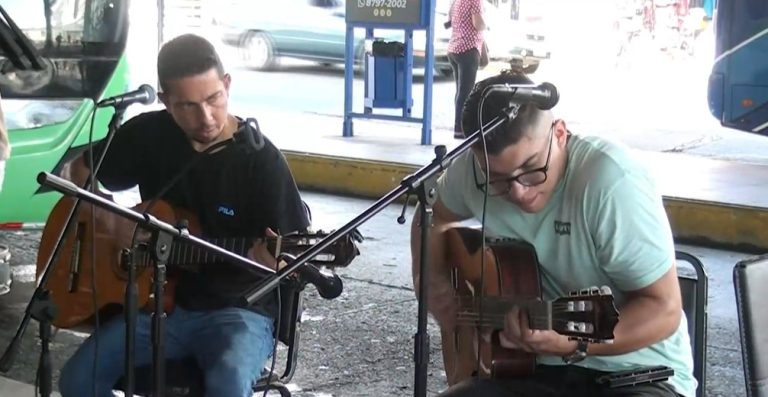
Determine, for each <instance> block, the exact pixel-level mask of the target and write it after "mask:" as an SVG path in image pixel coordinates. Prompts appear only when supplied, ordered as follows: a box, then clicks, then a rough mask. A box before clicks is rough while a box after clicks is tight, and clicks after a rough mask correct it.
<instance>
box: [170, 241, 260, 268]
mask: <svg viewBox="0 0 768 397" xmlns="http://www.w3.org/2000/svg"><path fill="white" fill-rule="evenodd" d="M206 241H207V242H209V243H211V244H213V245H215V246H217V247H220V248H223V249H225V250H227V251H229V252H232V253H235V254H237V255H241V256H243V255H245V254H246V253H248V250H249V249H250V248H251V247H252V246H253V244H254V242H256V241H259V240H258V239H253V238H245V237H233V238H213V239H206ZM222 259H223V257H222V256H221V255H220V254H217V253H215V252H212V251H210V250H208V249H205V248H203V247H200V246H196V245H193V244H191V243H187V242H184V241H176V242H174V244H173V248H171V254H170V255H169V257H168V264H169V265H209V264H212V263H216V262H221V261H222Z"/></svg>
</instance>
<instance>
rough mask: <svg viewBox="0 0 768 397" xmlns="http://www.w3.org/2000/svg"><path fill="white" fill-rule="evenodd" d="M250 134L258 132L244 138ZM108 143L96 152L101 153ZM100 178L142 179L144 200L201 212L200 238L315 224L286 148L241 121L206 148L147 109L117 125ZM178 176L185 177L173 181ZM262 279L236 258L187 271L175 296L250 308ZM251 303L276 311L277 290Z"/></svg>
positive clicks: (113, 182) (123, 183) (188, 304)
mask: <svg viewBox="0 0 768 397" xmlns="http://www.w3.org/2000/svg"><path fill="white" fill-rule="evenodd" d="M244 134H251V135H252V136H253V138H254V139H253V140H249V139H244V138H246V137H245V135H244ZM249 142H257V143H263V145H253V144H251V143H249ZM104 143H105V141H101V142H99V144H98V145H97V146H96V149H95V150H94V152H95V153H100V152H101V151H102V150H103V146H104ZM190 164H192V165H191V166H190ZM180 173H183V174H182V176H181V177H178V176H177V175H179V174H180ZM97 178H98V180H99V181H100V182H101V183H102V184H103V185H104V186H105V187H106V188H107V189H110V190H112V191H118V190H125V189H129V188H131V187H133V186H136V185H138V186H139V190H140V192H141V198H142V201H144V202H146V201H149V200H152V199H156V198H159V199H162V200H164V201H166V202H168V203H170V204H171V205H173V206H174V207H178V208H183V209H186V210H188V211H190V212H191V213H192V214H195V215H197V217H198V219H199V221H200V224H201V227H202V233H203V235H202V236H198V237H201V238H228V237H229V238H231V237H263V236H264V231H265V229H266V228H267V227H270V228H272V230H274V231H276V232H278V233H279V234H288V233H290V232H294V231H303V230H306V229H307V227H308V226H309V220H308V217H307V212H306V209H305V207H304V203H303V201H302V200H301V196H300V195H299V191H298V188H297V187H296V183H295V182H294V180H293V176H292V175H291V172H290V170H289V168H288V164H287V163H286V160H285V158H284V157H283V155H282V153H281V152H280V151H279V150H278V149H277V148H276V147H275V146H274V145H273V144H272V142H270V141H269V140H268V139H267V138H266V137H263V136H261V134H260V132H258V130H257V129H255V128H248V127H247V125H246V123H245V122H244V121H242V120H241V122H240V128H239V129H238V131H237V132H236V133H235V138H234V139H233V140H232V141H231V143H229V144H228V145H226V146H225V147H224V148H223V149H221V150H215V151H212V152H211V153H205V154H201V153H198V152H197V151H195V150H194V149H193V148H192V146H191V145H190V143H189V141H188V140H187V137H186V135H185V134H184V131H183V130H182V129H181V128H179V126H178V125H177V124H176V123H175V122H174V121H173V118H172V117H171V115H170V114H169V113H168V112H167V111H165V110H163V111H156V112H149V113H143V114H141V115H138V116H136V117H134V118H133V119H131V120H129V121H128V122H126V123H125V124H124V125H123V126H122V127H120V128H119V129H118V131H117V133H116V134H115V136H114V138H113V141H112V143H111V145H110V147H109V149H108V151H107V155H106V157H105V158H104V161H103V163H102V166H101V168H100V169H99V171H98V174H97ZM174 178H178V180H177V181H176V182H174V183H173V184H172V185H171V186H170V188H168V185H169V184H170V182H171V181H172V180H173V179H174ZM166 189H167V190H166ZM163 190H166V191H165V193H164V194H162V196H160V197H158V194H159V193H161V192H162V191H163ZM259 280H261V277H260V276H258V275H257V274H256V273H254V272H251V271H249V270H246V269H243V268H242V267H240V266H239V265H237V264H231V263H218V264H211V265H206V266H202V267H201V268H200V270H199V271H197V272H188V271H183V272H180V274H179V277H178V283H177V287H176V302H177V304H179V305H181V306H182V307H183V308H185V309H188V310H211V309H217V308H222V307H229V306H236V307H247V303H246V301H245V297H244V296H243V295H244V294H245V293H246V292H247V291H248V290H250V289H251V288H253V287H254V286H256V285H258V283H259ZM250 309H252V310H254V311H257V312H260V313H263V314H267V315H270V316H273V317H274V316H275V314H276V309H277V308H276V305H275V301H274V293H273V294H269V295H268V296H267V297H265V298H263V299H262V300H261V301H260V302H257V303H256V304H255V305H254V306H253V307H251V308H250Z"/></svg>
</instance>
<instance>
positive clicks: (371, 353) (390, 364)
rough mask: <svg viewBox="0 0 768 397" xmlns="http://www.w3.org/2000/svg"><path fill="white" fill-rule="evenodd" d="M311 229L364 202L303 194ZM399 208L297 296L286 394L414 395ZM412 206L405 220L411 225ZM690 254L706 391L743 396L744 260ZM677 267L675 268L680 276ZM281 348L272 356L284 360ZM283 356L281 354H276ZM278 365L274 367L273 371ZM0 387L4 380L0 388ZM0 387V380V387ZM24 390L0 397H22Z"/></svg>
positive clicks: (22, 363) (434, 338)
mask: <svg viewBox="0 0 768 397" xmlns="http://www.w3.org/2000/svg"><path fill="white" fill-rule="evenodd" d="M305 199H306V200H307V202H308V203H309V204H310V206H311V207H312V210H313V221H314V226H315V227H316V228H321V229H324V230H331V229H334V228H338V227H340V226H342V225H344V224H345V223H347V222H348V221H349V220H350V219H352V218H353V217H354V216H356V215H357V214H359V213H361V212H362V211H363V210H365V209H366V208H368V207H369V206H370V205H371V204H372V201H370V200H366V199H355V198H345V197H340V196H331V195H324V194H316V193H305ZM401 209H402V207H401V206H400V205H392V206H389V207H387V208H385V209H384V211H382V212H381V213H380V214H379V215H376V216H374V217H373V218H371V219H370V220H369V221H368V222H367V223H365V224H364V225H363V226H361V228H360V231H361V232H362V233H363V235H365V236H366V240H365V242H363V243H362V244H361V245H360V249H361V255H360V256H359V257H358V258H357V259H356V260H355V261H354V262H353V263H352V265H351V266H350V267H348V268H345V269H340V270H339V272H338V273H339V274H340V275H341V277H342V279H343V281H344V293H343V294H342V295H341V296H340V297H339V298H337V299H334V300H330V301H329V300H324V299H322V298H320V297H319V296H318V295H317V294H316V292H315V290H314V287H312V286H309V287H308V288H307V290H306V310H305V312H304V317H303V322H302V325H301V342H300V343H301V344H300V350H299V363H298V366H297V371H296V374H295V376H294V379H293V381H292V382H291V388H292V390H294V396H295V397H331V396H377V397H384V396H408V395H412V394H413V389H412V387H413V386H412V385H413V378H414V372H413V368H414V366H413V336H414V333H415V331H416V313H417V312H416V309H417V304H416V299H415V295H414V292H413V289H412V281H411V276H410V253H409V250H408V238H409V237H408V232H407V230H408V226H407V225H399V224H398V223H397V222H396V219H397V217H398V216H399V215H400V211H401ZM412 214H413V208H412V207H409V208H408V211H407V213H406V217H407V218H409V219H410V216H411V215H412ZM38 241H39V232H36V231H29V232H14V233H10V232H5V233H0V243H5V244H10V245H11V246H12V247H13V249H14V257H13V259H12V268H13V274H14V289H13V290H12V292H11V294H9V295H4V296H0V348H1V349H5V347H6V346H7V343H8V342H9V341H10V339H11V337H12V335H13V333H14V332H15V330H16V327H17V325H18V322H19V321H20V319H21V317H22V315H23V310H24V307H25V305H26V303H27V301H28V300H29V298H30V296H31V293H32V290H33V288H34V263H35V257H36V246H37V243H38ZM677 248H678V249H681V250H685V251H687V252H690V253H692V254H694V255H696V256H697V257H699V258H700V259H701V260H702V261H703V262H704V265H705V267H706V269H707V272H708V275H709V286H710V289H709V340H708V343H707V346H708V364H707V371H708V380H707V395H708V396H710V397H712V396H722V397H740V396H744V395H745V392H744V380H743V374H742V372H741V355H740V351H741V349H740V342H739V337H738V334H739V329H738V322H737V317H736V310H735V298H734V293H733V287H732V284H731V270H732V268H733V265H734V264H735V263H736V262H738V261H740V260H742V259H744V258H745V257H747V255H745V254H741V253H736V252H727V251H719V250H712V249H706V248H699V247H692V246H683V245H678V247H677ZM684 271H685V270H681V272H684ZM428 330H429V335H430V337H431V343H430V365H429V377H428V385H429V394H428V395H429V396H434V395H435V394H436V393H437V392H438V391H439V390H441V389H442V388H443V387H444V386H445V377H444V374H443V371H442V369H441V368H442V364H441V360H442V358H441V354H440V351H441V350H440V344H441V341H440V335H439V332H438V328H437V326H436V325H435V323H434V322H432V321H430V322H429V328H428ZM36 334H37V327H36V323H35V322H34V321H33V322H32V323H30V327H29V329H28V331H27V333H26V335H25V338H24V339H23V342H22V350H21V351H22V353H21V354H20V356H19V357H18V358H17V360H16V362H15V363H14V365H13V367H12V368H11V371H10V372H9V373H7V374H3V376H7V377H9V378H11V379H14V380H16V381H19V382H23V383H27V384H32V383H33V382H34V373H35V369H36V367H37V359H38V354H39V351H40V350H39V344H38V342H37V339H36ZM84 336H85V335H83V334H79V333H73V332H70V331H67V330H62V331H60V332H59V333H58V334H56V336H55V339H54V341H53V343H52V345H51V352H52V362H53V368H54V376H55V379H57V377H58V369H59V368H60V367H61V366H62V365H63V363H64V360H66V358H67V357H69V355H71V354H72V352H73V351H74V349H75V348H76V347H77V345H78V344H79V343H80V341H81V340H82V339H83V338H84ZM284 352H285V350H280V354H284ZM280 357H282V356H280ZM279 363H280V361H278V365H279ZM6 384H7V383H6ZM3 386H4V382H3V381H2V380H0V390H3V389H2V387H3ZM30 394H31V387H30V388H27V389H26V391H25V392H24V393H23V394H5V393H0V395H2V396H3V397H23V396H27V395H30Z"/></svg>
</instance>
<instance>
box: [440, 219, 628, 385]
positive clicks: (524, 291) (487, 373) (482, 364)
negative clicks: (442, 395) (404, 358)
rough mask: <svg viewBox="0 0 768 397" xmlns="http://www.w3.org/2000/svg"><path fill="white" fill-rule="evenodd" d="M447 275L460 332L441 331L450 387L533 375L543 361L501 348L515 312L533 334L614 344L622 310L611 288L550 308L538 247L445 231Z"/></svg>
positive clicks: (562, 299) (471, 231) (467, 231)
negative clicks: (544, 332) (549, 333)
mask: <svg viewBox="0 0 768 397" xmlns="http://www.w3.org/2000/svg"><path fill="white" fill-rule="evenodd" d="M445 233H446V234H445V238H446V245H445V246H446V260H447V268H448V269H450V271H451V272H452V273H451V275H452V280H453V286H454V290H455V297H454V298H455V301H456V307H457V313H456V325H455V327H454V328H452V329H447V327H445V328H441V330H440V331H441V335H442V341H443V360H444V364H445V372H446V376H447V378H448V384H449V385H453V384H456V383H459V382H461V381H462V380H464V379H467V378H469V377H471V376H473V375H477V376H479V377H488V378H495V379H509V378H514V377H526V376H530V375H532V374H533V372H534V370H535V367H536V356H535V355H534V354H531V353H527V352H525V351H522V350H518V349H507V348H504V347H502V346H501V343H500V341H499V331H501V330H503V329H504V323H505V317H506V314H507V313H508V312H509V311H510V310H511V309H512V308H514V307H519V308H520V309H521V310H524V311H525V314H526V316H527V319H528V325H529V327H530V328H531V329H534V330H552V331H555V332H557V333H558V334H560V335H565V336H568V337H569V338H572V339H577V340H585V341H589V342H592V343H601V342H605V341H609V340H612V339H613V330H614V328H615V326H616V324H617V323H618V311H617V310H616V307H615V306H614V304H613V295H612V293H611V291H610V289H609V288H607V287H603V288H597V287H589V288H585V289H582V290H578V291H572V292H570V293H569V295H568V296H565V297H560V298H557V299H555V300H552V301H544V300H543V299H542V294H541V277H540V274H539V269H540V268H539V261H538V258H537V256H536V250H535V249H534V247H533V246H532V245H530V244H528V243H526V242H523V241H519V240H513V239H486V245H485V249H484V250H483V249H482V247H483V245H482V242H483V241H482V237H481V233H480V231H479V230H477V229H470V228H463V227H459V228H452V229H448V230H446V231H445Z"/></svg>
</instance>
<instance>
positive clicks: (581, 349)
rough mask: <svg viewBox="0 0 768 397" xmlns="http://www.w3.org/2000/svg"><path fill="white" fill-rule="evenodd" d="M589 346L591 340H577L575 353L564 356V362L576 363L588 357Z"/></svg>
mask: <svg viewBox="0 0 768 397" xmlns="http://www.w3.org/2000/svg"><path fill="white" fill-rule="evenodd" d="M588 346H589V342H587V341H584V340H579V341H578V342H576V351H574V352H573V353H571V354H569V355H567V356H563V362H564V363H566V364H575V363H577V362H579V361H581V360H584V359H585V358H587V347H588Z"/></svg>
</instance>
